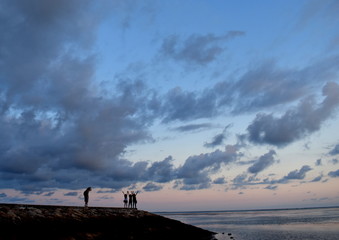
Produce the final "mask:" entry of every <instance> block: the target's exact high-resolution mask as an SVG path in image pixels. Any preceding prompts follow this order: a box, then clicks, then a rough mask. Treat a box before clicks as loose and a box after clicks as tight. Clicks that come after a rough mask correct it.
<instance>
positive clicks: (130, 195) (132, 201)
mask: <svg viewBox="0 0 339 240" xmlns="http://www.w3.org/2000/svg"><path fill="white" fill-rule="evenodd" d="M138 193H139V191H136V192H134V191H131V192H129V191H127V192H126V193H124V192H122V194H124V201H123V202H124V208H137V203H138V201H137V195H138ZM127 203H128V205H127Z"/></svg>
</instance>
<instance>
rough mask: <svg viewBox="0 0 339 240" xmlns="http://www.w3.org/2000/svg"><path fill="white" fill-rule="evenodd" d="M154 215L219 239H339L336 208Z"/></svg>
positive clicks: (337, 210) (338, 219)
mask: <svg viewBox="0 0 339 240" xmlns="http://www.w3.org/2000/svg"><path fill="white" fill-rule="evenodd" d="M158 214H160V215H163V216H165V217H168V218H172V219H176V220H179V221H181V222H184V223H188V224H191V225H194V226H197V227H201V228H204V229H208V230H210V231H213V232H216V233H218V234H217V235H216V238H217V239H219V240H226V239H231V238H230V237H231V236H232V237H233V238H234V239H238V240H278V239H279V240H282V239H288V240H307V239H309V240H313V239H314V240H315V239H317V240H339V207H335V208H311V209H285V210H255V211H216V212H176V213H158ZM222 233H224V234H222ZM228 233H231V234H232V235H231V236H229V235H228Z"/></svg>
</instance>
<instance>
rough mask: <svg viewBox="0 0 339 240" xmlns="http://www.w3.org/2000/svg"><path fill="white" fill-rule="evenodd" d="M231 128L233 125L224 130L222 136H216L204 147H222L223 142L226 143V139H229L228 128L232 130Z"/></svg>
mask: <svg viewBox="0 0 339 240" xmlns="http://www.w3.org/2000/svg"><path fill="white" fill-rule="evenodd" d="M231 126H232V125H231V124H229V125H227V126H226V127H225V128H224V130H223V132H222V133H220V134H218V135H216V136H214V137H213V139H212V141H211V142H209V143H205V144H204V147H207V148H214V147H217V146H220V145H222V144H223V142H224V140H225V139H226V137H227V130H228V128H230V127H231Z"/></svg>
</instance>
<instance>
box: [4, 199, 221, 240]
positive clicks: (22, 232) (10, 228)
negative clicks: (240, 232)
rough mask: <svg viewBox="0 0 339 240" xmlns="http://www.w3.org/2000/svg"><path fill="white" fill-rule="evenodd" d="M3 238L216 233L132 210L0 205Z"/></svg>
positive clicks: (206, 239)
mask: <svg viewBox="0 0 339 240" xmlns="http://www.w3.org/2000/svg"><path fill="white" fill-rule="evenodd" d="M0 224H1V226H2V231H1V232H0V239H58V240H66V239H150V240H152V239H177V240H178V239H195V240H210V239H213V238H214V237H213V236H214V235H215V233H214V232H211V231H208V230H205V229H202V228H198V227H195V226H192V225H189V224H185V223H182V222H180V221H177V220H173V219H169V218H166V217H163V216H160V215H157V214H154V213H150V212H147V211H143V210H137V209H129V208H108V207H88V208H84V207H76V206H53V205H29V204H0Z"/></svg>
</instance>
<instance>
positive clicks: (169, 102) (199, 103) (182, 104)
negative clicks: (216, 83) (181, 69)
mask: <svg viewBox="0 0 339 240" xmlns="http://www.w3.org/2000/svg"><path fill="white" fill-rule="evenodd" d="M215 100H216V96H215V93H214V92H213V91H208V90H206V91H204V92H203V93H197V92H189V91H184V90H182V89H181V88H180V87H176V88H173V89H171V90H169V91H168V92H167V94H166V95H165V98H164V101H163V104H162V107H161V109H162V112H161V116H163V122H164V123H168V122H171V121H174V120H180V121H187V120H194V119H200V118H207V117H212V116H215V115H217V113H218V109H217V107H216V101H215Z"/></svg>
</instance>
